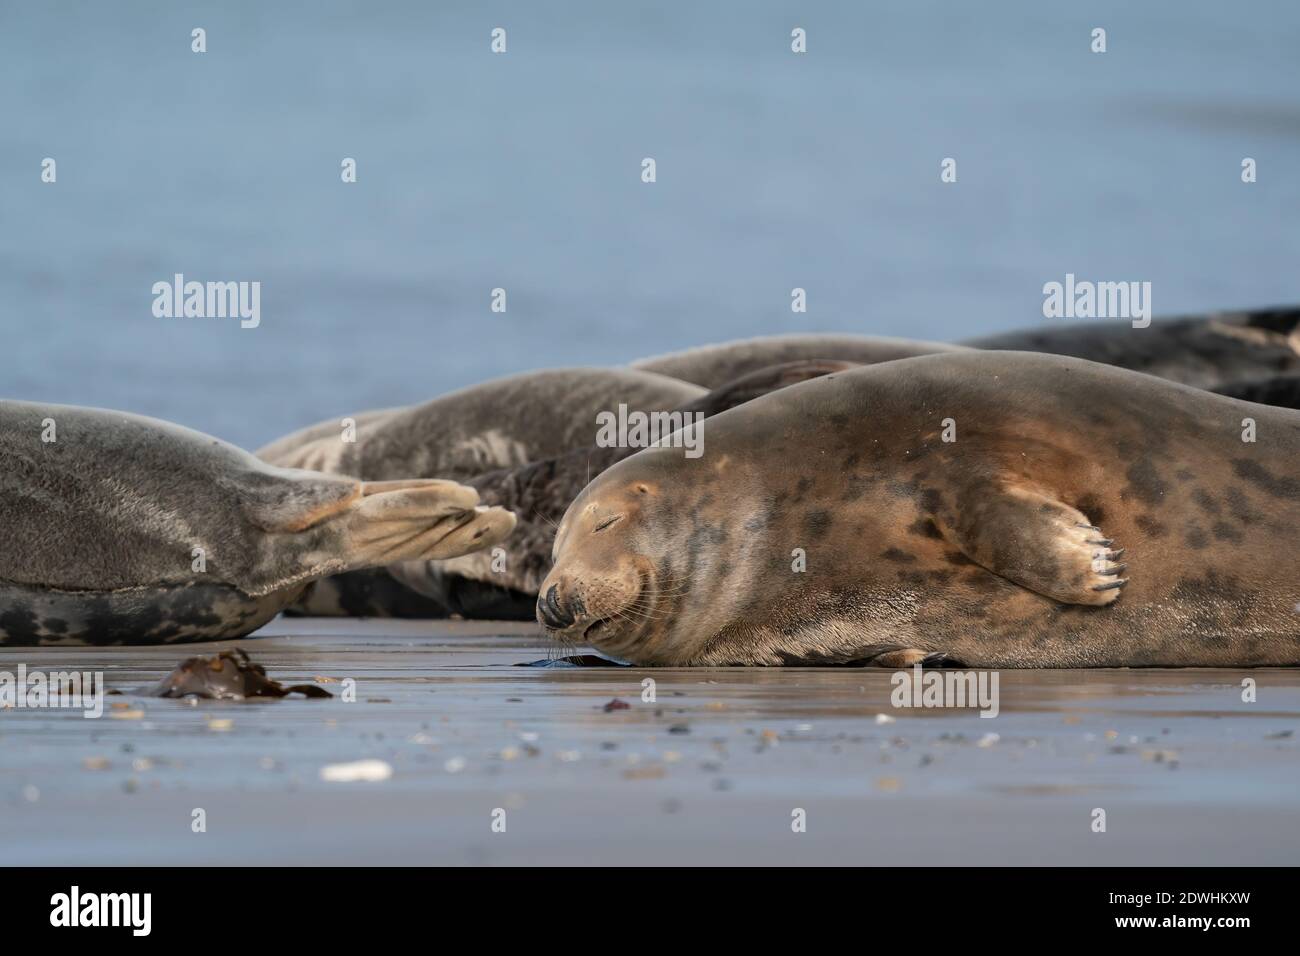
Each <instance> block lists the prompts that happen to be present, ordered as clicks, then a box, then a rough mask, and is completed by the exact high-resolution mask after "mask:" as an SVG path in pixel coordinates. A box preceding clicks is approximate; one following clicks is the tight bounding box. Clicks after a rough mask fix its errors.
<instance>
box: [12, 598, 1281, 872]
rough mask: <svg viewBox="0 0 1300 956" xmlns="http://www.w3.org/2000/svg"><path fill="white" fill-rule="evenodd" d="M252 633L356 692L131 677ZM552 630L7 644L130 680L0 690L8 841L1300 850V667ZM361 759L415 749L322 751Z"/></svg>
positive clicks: (743, 854) (349, 858)
mask: <svg viewBox="0 0 1300 956" xmlns="http://www.w3.org/2000/svg"><path fill="white" fill-rule="evenodd" d="M231 644H234V645H237V646H239V647H242V648H244V649H245V650H246V651H247V652H248V653H249V654H250V656H251V657H252V658H253V660H254V661H256V662H258V663H260V664H263V665H264V666H266V668H267V670H268V672H269V674H270V676H271V677H273V678H276V679H279V680H282V681H284V682H285V683H299V682H311V681H314V680H316V679H317V678H319V677H326V678H334V679H336V680H338V681H340V683H332V682H325V683H322V684H321V685H320V686H323V687H325V688H327V689H329V690H331V691H333V692H334V693H335V695H336V696H335V698H334V699H332V700H303V699H299V698H296V697H295V698H289V699H285V700H278V701H254V702H223V701H195V702H190V701H184V700H165V699H156V698H150V697H143V696H138V695H136V694H134V693H133V691H134V690H135V689H138V688H140V687H142V686H144V685H148V684H151V683H153V682H155V681H157V680H158V679H159V678H160V677H162V676H163V675H164V674H165V673H167V672H168V671H170V670H171V668H172V667H174V666H175V664H176V663H177V662H179V661H180V660H181V659H182V658H184V657H186V656H190V655H192V654H197V653H204V654H208V653H214V652H215V651H216V650H220V649H222V648H225V647H229V646H231ZM552 652H553V649H551V648H548V646H547V644H546V642H545V640H544V639H543V638H542V637H541V635H540V634H539V633H538V631H537V629H536V628H534V627H533V626H531V625H526V624H500V623H494V622H460V621H452V622H446V621H441V622H396V621H358V620H346V621H342V620H324V619H280V620H277V621H275V622H273V623H272V624H271V625H270V626H268V627H267V628H265V629H264V630H263V631H261V632H259V634H258V635H255V636H254V637H252V638H249V639H246V640H242V641H238V642H229V643H225V644H220V645H217V644H212V645H193V646H190V647H170V648H160V647H148V648H106V649H85V648H34V649H33V648H21V649H20V648H4V649H0V671H9V672H11V673H12V672H16V670H17V668H18V665H19V664H20V663H22V664H26V666H27V667H28V669H29V670H32V669H45V670H68V669H73V668H75V669H81V670H102V671H103V672H104V675H105V682H106V685H107V687H108V688H110V689H117V690H120V691H122V692H123V695H122V696H109V697H107V698H106V699H105V715H104V716H103V717H102V718H101V719H98V720H87V719H84V718H83V717H82V716H81V713H80V712H79V711H73V710H62V711H56V710H48V709H47V710H29V709H8V710H4V711H0V840H3V841H4V845H5V846H6V848H7V849H6V859H7V860H8V861H9V862H10V863H12V864H18V865H22V864H37V865H40V864H91V865H96V864H150V863H154V864H179V865H187V864H194V865H209V864H215V865H221V864H243V863H251V864H276V863H279V864H349V863H356V864H361V863H369V864H530V863H548V864H599V865H605V866H619V865H659V864H904V865H906V864H993V865H1001V864H1084V865H1097V866H1108V865H1139V864H1149V865H1154V864H1191V865H1230V864H1292V865H1294V864H1295V863H1297V862H1298V861H1300V797H1298V796H1297V794H1298V793H1300V759H1298V757H1300V755H1298V753H1297V748H1298V747H1300V740H1298V738H1297V736H1296V732H1297V730H1300V670H1259V671H1254V672H1237V671H1218V670H1105V671H1023V672H1012V671H1004V672H1002V673H1001V675H1000V698H1001V700H1000V713H999V715H998V716H997V717H995V718H981V717H979V716H978V712H977V711H976V710H973V709H971V710H953V709H945V710H938V709H929V710H921V709H911V710H904V709H896V708H894V707H892V706H891V704H890V691H891V689H892V688H891V684H890V676H891V674H890V672H888V671H881V670H857V669H798V670H794V669H787V670H782V669H770V670H762V669H755V670H742V669H718V670H658V669H634V668H564V667H549V668H542V667H519V666H516V665H518V664H520V663H522V662H529V661H536V660H539V659H545V658H547V657H548V654H550V653H552ZM647 677H651V678H653V679H654V681H655V697H656V700H655V701H654V702H646V701H643V700H642V692H643V686H642V681H643V679H645V678H647ZM1245 677H1253V678H1254V679H1255V680H1256V681H1257V683H1258V699H1257V701H1256V702H1254V703H1245V702H1243V701H1242V699H1241V697H1242V694H1241V682H1242V679H1243V678H1245ZM346 678H352V679H354V680H355V681H356V695H355V697H356V699H355V702H345V701H344V700H343V699H342V696H341V693H340V691H341V688H342V687H344V686H346V685H344V684H343V683H341V682H342V681H343V680H344V679H346ZM613 700H618V701H621V702H623V703H626V704H627V706H626V707H622V706H619V705H613V706H611V707H609V708H608V709H607V705H609V704H610V702H611V701H613ZM878 715H884V717H883V718H881V717H878ZM891 718H892V719H891ZM362 760H370V761H382V762H383V763H384V764H386V765H388V766H389V767H391V771H392V772H391V776H389V777H388V778H387V779H384V780H380V781H375V782H351V783H341V782H332V781H327V780H324V779H322V776H321V769H322V768H323V767H326V766H330V765H335V764H340V763H351V762H354V761H362ZM1095 808H1102V809H1104V810H1105V812H1106V832H1104V833H1097V832H1093V830H1092V821H1093V811H1094V809H1095ZM195 809H202V810H203V811H204V814H205V815H206V827H207V829H206V832H202V833H195V832H193V831H192V829H191V821H192V819H193V818H194V811H195ZM796 809H800V810H803V811H804V812H805V817H806V832H801V833H796V832H793V830H792V826H791V824H792V820H793V819H794V818H795V817H794V813H795V811H796ZM500 811H504V814H502V813H501V812H500ZM502 819H504V824H505V826H504V832H496V831H494V829H493V822H494V820H495V821H497V828H498V830H499V829H500V827H501V821H502Z"/></svg>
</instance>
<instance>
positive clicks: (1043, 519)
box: [936, 484, 1128, 606]
mask: <svg viewBox="0 0 1300 956" xmlns="http://www.w3.org/2000/svg"><path fill="white" fill-rule="evenodd" d="M957 504H958V507H957V509H956V512H955V516H954V518H953V520H951V521H948V520H941V519H936V523H937V524H938V525H939V527H940V529H941V531H942V532H943V534H944V536H945V537H946V538H948V539H949V540H950V541H952V542H953V543H954V544H956V545H957V547H959V548H960V549H961V550H962V553H964V554H965V555H966V557H968V558H970V559H971V560H972V561H974V562H975V563H976V564H979V565H981V566H983V567H985V568H987V569H988V570H990V571H992V572H993V573H994V574H998V575H1001V576H1002V577H1004V578H1006V579H1007V580H1009V581H1014V582H1015V583H1016V584H1019V585H1020V586H1021V587H1025V588H1028V589H1029V590H1031V591H1035V592H1037V593H1038V594H1042V595H1044V596H1045V597H1049V598H1051V599H1052V600H1054V601H1060V602H1061V603H1063V604H1088V605H1094V606H1103V605H1106V604H1110V603H1112V602H1113V601H1114V600H1115V599H1116V598H1117V597H1119V592H1120V591H1121V590H1123V588H1124V585H1126V584H1127V583H1128V579H1127V578H1125V577H1123V573H1124V570H1125V568H1126V567H1127V565H1124V564H1120V563H1119V559H1120V557H1121V556H1122V555H1123V554H1124V552H1123V551H1122V550H1116V549H1115V548H1114V542H1112V541H1111V540H1110V539H1109V538H1107V537H1106V535H1105V534H1104V533H1102V530H1101V529H1100V528H1098V527H1097V526H1095V525H1094V524H1093V523H1092V522H1091V521H1090V520H1089V519H1088V518H1087V517H1086V516H1085V515H1084V514H1083V513H1082V512H1081V511H1079V510H1078V509H1077V508H1072V507H1070V506H1069V505H1067V504H1064V503H1063V502H1061V501H1058V500H1057V499H1055V498H1053V497H1050V496H1049V495H1046V494H1042V493H1040V492H1038V491H1033V490H1029V489H1025V488H1018V487H1015V486H992V485H985V484H981V485H979V486H975V487H970V488H968V489H966V491H965V493H964V494H962V495H961V496H959V500H958V503H957Z"/></svg>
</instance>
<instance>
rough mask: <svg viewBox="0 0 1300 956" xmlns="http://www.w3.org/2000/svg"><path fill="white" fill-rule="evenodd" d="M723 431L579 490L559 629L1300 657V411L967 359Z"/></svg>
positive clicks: (713, 651) (738, 418)
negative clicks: (699, 448) (692, 454)
mask: <svg viewBox="0 0 1300 956" xmlns="http://www.w3.org/2000/svg"><path fill="white" fill-rule="evenodd" d="M1247 419H1249V420H1250V421H1249V422H1247V421H1246V420H1247ZM704 431H705V436H706V440H705V449H706V451H705V453H704V455H703V456H702V457H700V458H696V459H687V458H685V457H684V456H683V455H682V454H681V453H680V450H679V449H674V448H649V449H645V450H643V451H641V452H639V453H638V454H636V455H633V456H632V457H630V458H628V459H626V460H625V461H622V462H620V463H618V464H616V465H614V466H613V467H612V468H610V469H609V470H607V471H606V472H605V473H604V474H602V475H601V476H600V477H599V478H597V479H596V480H595V481H593V482H592V483H591V484H590V485H589V486H587V488H586V489H584V491H583V492H582V493H581V494H580V495H579V496H578V497H577V499H576V500H575V501H574V502H573V504H572V505H571V506H570V507H569V509H568V511H567V512H566V514H565V516H564V519H563V521H561V522H560V526H559V529H558V530H557V533H556V538H555V549H554V556H555V563H554V567H553V568H552V569H551V572H550V574H549V575H548V576H547V578H546V580H545V581H544V582H543V583H542V585H541V597H540V598H539V600H538V605H537V613H538V618H539V619H540V620H541V622H542V623H543V624H544V625H545V626H546V627H547V628H549V629H550V630H551V631H553V632H554V634H556V635H558V636H559V637H560V638H561V639H565V640H568V641H572V642H575V643H584V644H591V645H594V646H595V647H596V648H597V649H599V650H601V651H603V652H606V653H608V654H610V655H612V656H615V657H620V658H623V659H624V660H628V661H631V662H633V663H637V664H660V665H779V664H832V663H870V664H879V665H884V666H898V665H900V664H911V663H914V662H917V661H922V660H930V661H943V660H946V661H953V662H960V663H963V664H965V665H967V666H972V667H1120V666H1255V665H1286V664H1297V663H1300V613H1298V612H1297V603H1298V602H1300V548H1297V546H1296V529H1297V527H1300V465H1298V462H1300V412H1296V411H1294V410H1290V409H1281V408H1273V407H1268V406H1264V405H1255V404H1251V403H1247V402H1242V401H1238V400H1235V399H1231V398H1226V397H1224V396H1220V395H1214V394H1211V393H1209V392H1204V391H1200V390H1197V389H1193V388H1190V387H1186V386H1181V385H1176V384H1173V383H1169V382H1165V381H1162V380H1160V379H1157V378H1154V377H1151V376H1148V375H1141V374H1136V373H1133V372H1129V371H1125V370H1122V369H1115V368H1111V367H1108V366H1103V365H1098V364H1094V363H1091V362H1085V361H1081V360H1078V359H1073V358H1065V357H1059V356H1047V355H1038V354H1029V353H1016V352H999V353H989V352H970V353H961V354H951V355H934V356H925V357H921V358H915V359H904V360H902V361H898V362H892V363H889V364H885V365H876V366H869V367H866V368H860V369H854V370H852V371H848V372H843V373H837V374H833V375H829V376H826V377H824V378H819V379H815V380H813V381H810V382H806V383H803V384H800V385H795V386H793V387H791V388H787V389H783V390H781V391H779V392H774V393H772V394H770V395H767V396H764V397H762V398H758V399H756V400H754V401H752V402H749V403H747V404H745V405H742V406H740V407H738V408H735V409H732V410H730V411H727V412H724V413H722V414H721V415H718V416H716V417H715V418H713V419H711V420H710V421H708V422H706V423H705V426H704ZM1243 438H1253V439H1254V440H1253V441H1252V440H1243Z"/></svg>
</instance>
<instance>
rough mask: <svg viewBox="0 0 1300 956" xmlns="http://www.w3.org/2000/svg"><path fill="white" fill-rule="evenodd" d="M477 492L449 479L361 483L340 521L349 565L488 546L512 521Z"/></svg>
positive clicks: (436, 556)
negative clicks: (356, 497)
mask: <svg viewBox="0 0 1300 956" xmlns="http://www.w3.org/2000/svg"><path fill="white" fill-rule="evenodd" d="M477 505H478V492H477V491H475V490H474V489H473V488H470V487H467V486H466V485H461V484H458V483H456V482H454V481H438V480H427V481H382V482H366V483H365V484H364V485H362V486H361V498H360V500H359V501H356V502H354V504H353V506H352V508H351V509H350V510H349V511H348V512H347V514H346V515H343V516H340V518H339V520H341V521H343V522H344V523H345V541H346V551H347V553H346V554H345V556H344V560H345V561H346V563H347V566H348V567H349V568H350V569H356V568H366V567H374V566H376V565H385V564H394V563H397V562H399V561H435V560H441V559H444V558H454V557H456V556H457V555H461V554H468V553H469V552H471V551H478V550H480V549H482V548H487V547H491V546H492V545H494V544H496V543H497V542H499V541H501V540H502V539H503V538H505V536H506V535H508V534H509V533H510V532H511V531H512V530H513V529H514V526H515V516H514V515H513V514H512V513H511V512H509V511H506V510H505V509H504V508H483V507H477Z"/></svg>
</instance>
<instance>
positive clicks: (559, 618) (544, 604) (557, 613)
mask: <svg viewBox="0 0 1300 956" xmlns="http://www.w3.org/2000/svg"><path fill="white" fill-rule="evenodd" d="M558 591H559V585H555V584H552V585H551V587H550V590H548V591H547V592H546V596H545V597H543V598H539V599H538V601H537V616H538V617H540V618H541V619H542V623H543V624H545V625H546V626H547V627H549V628H552V629H554V630H557V631H558V630H563V629H564V628H566V627H568V626H569V625H571V624H572V623H573V614H571V613H570V612H569V611H567V610H565V608H564V605H562V604H560V599H559V597H558V594H557V592H558Z"/></svg>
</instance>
